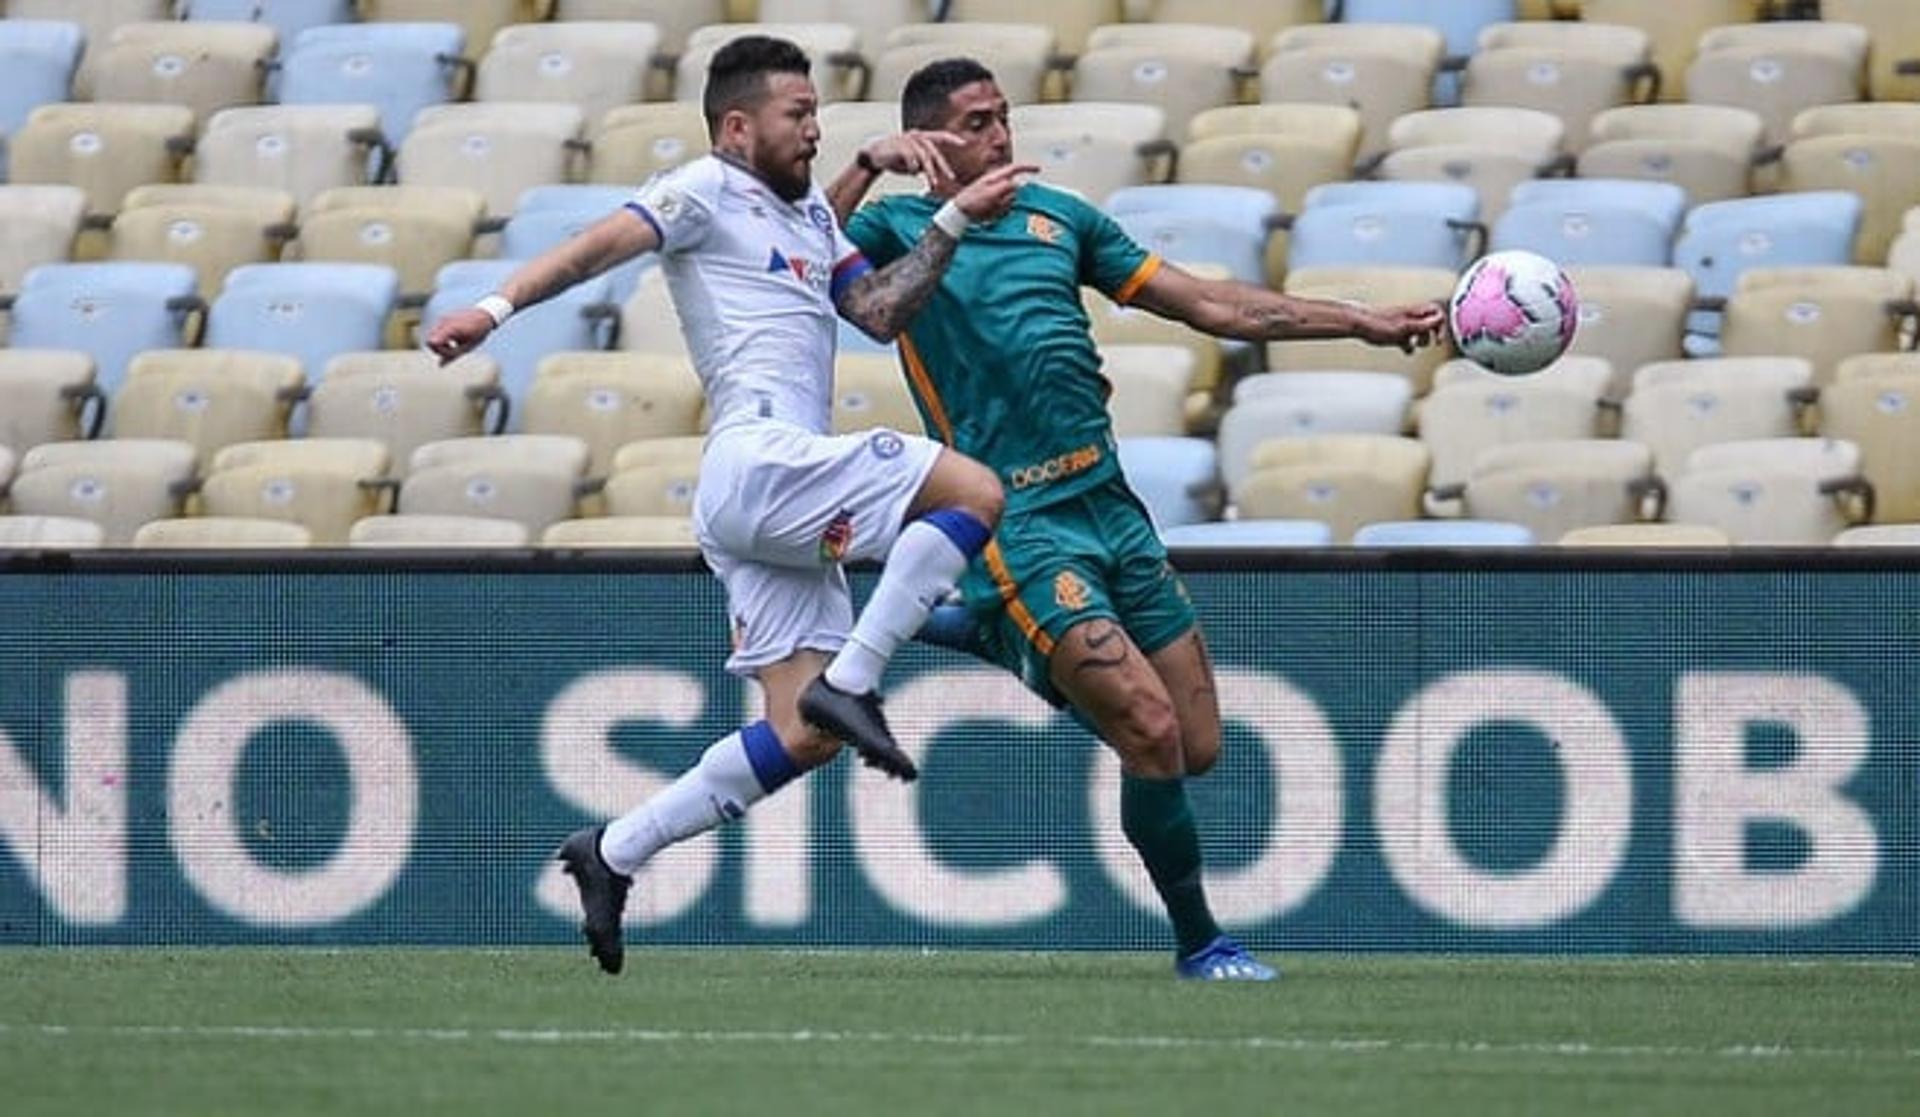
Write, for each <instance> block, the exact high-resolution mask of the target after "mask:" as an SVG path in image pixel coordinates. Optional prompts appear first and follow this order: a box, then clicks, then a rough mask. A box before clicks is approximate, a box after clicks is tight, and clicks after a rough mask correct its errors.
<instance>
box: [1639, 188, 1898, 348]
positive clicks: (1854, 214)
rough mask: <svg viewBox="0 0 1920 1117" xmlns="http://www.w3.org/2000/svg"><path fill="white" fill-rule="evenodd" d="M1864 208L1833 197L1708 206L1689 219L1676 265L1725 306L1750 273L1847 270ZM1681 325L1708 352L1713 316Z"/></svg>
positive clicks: (1843, 195)
mask: <svg viewBox="0 0 1920 1117" xmlns="http://www.w3.org/2000/svg"><path fill="white" fill-rule="evenodd" d="M1863 208H1864V207H1863V206H1862V204H1861V201H1860V196H1859V195H1857V194H1852V193H1848V192H1845V191H1838V190H1822V191H1814V192H1810V193H1801V194H1774V195H1769V196H1767V197H1763V198H1741V199H1737V200H1734V201H1726V202H1708V203H1707V204H1706V205H1702V206H1695V207H1694V208H1693V209H1692V210H1691V211H1690V212H1689V213H1688V214H1687V219H1686V221H1685V223H1684V224H1682V226H1681V228H1680V236H1679V239H1678V240H1677V241H1676V242H1675V244H1674V248H1673V261H1674V265H1675V266H1676V267H1680V268H1684V269H1685V270H1686V271H1687V272H1688V273H1689V274H1691V275H1692V276H1693V284H1694V293H1695V295H1696V296H1698V297H1703V298H1712V299H1721V300H1724V299H1726V298H1728V297H1729V296H1731V295H1732V294H1733V292H1734V290H1735V289H1736V287H1737V286H1738V284H1739V280H1740V275H1741V274H1742V273H1743V272H1745V271H1747V270H1749V269H1751V268H1759V267H1788V266H1801V267H1830V266H1839V265H1843V264H1850V263H1852V262H1853V245H1854V241H1855V240H1856V238H1857V237H1858V235H1859V230H1860V220H1861V215H1862V211H1863ZM1687 325H1688V330H1689V332H1691V333H1694V334H1699V335H1702V336H1703V338H1704V339H1705V340H1706V344H1705V345H1704V346H1703V347H1702V352H1704V353H1711V352H1712V344H1713V342H1715V341H1717V339H1718V337H1719V333H1720V321H1719V316H1718V315H1717V314H1714V313H1711V312H1706V313H1696V314H1694V315H1693V316H1692V317H1691V318H1689V320H1688V324H1687Z"/></svg>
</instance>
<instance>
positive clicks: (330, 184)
mask: <svg viewBox="0 0 1920 1117" xmlns="http://www.w3.org/2000/svg"><path fill="white" fill-rule="evenodd" d="M391 162H392V152H391V151H390V150H389V149H388V148H387V147H386V140H385V138H384V137H383V136H382V135H381V133H380V111H379V110H378V109H377V108H375V107H374V106H372V105H261V106H255V107H246V108H234V109H225V110H223V111H221V112H217V113H215V114H213V116H212V118H211V119H209V120H208V121H207V122H206V126H205V127H204V128H203V129H202V130H201V133H200V139H199V141H198V142H197V143H196V144H195V145H194V149H193V177H194V181H195V182H201V183H208V184H216V185H225V186H256V187H269V188H272V189H275V190H284V191H286V192H287V193H289V194H291V195H293V199H294V202H295V203H296V204H297V205H299V206H300V207H301V208H302V209H304V208H305V207H306V206H307V205H308V204H310V203H311V202H312V201H313V200H314V199H315V198H317V197H319V196H320V195H321V194H322V193H324V192H325V191H327V190H330V189H333V188H334V187H340V186H362V185H365V184H366V183H368V182H371V181H376V180H377V179H378V178H379V177H380V176H381V175H383V174H385V172H386V171H387V169H388V164H390V163H391Z"/></svg>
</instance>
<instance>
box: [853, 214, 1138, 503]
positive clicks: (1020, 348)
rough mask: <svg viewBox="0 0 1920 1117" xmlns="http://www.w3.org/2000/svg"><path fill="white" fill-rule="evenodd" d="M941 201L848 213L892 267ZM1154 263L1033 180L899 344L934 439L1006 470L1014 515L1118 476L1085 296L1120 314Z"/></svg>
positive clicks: (977, 230)
mask: <svg viewBox="0 0 1920 1117" xmlns="http://www.w3.org/2000/svg"><path fill="white" fill-rule="evenodd" d="M941 204H942V203H941V201H940V200H939V199H936V198H932V197H926V196H911V195H895V196H892V197H888V198H882V199H880V200H878V201H876V202H874V203H873V204H871V205H869V206H866V207H865V208H863V209H861V210H860V211H859V212H858V213H856V214H854V216H853V219H852V220H851V221H849V222H848V223H847V229H846V232H847V236H848V238H849V239H851V240H852V241H853V243H854V244H856V245H858V246H859V248H860V250H861V251H862V252H863V253H864V254H865V255H866V257H867V259H868V260H870V261H872V263H873V264H874V266H875V267H881V266H884V265H886V264H888V263H890V262H891V261H893V260H895V259H898V258H899V257H901V256H904V255H905V254H906V253H907V252H908V251H910V250H911V249H912V248H913V246H914V245H915V244H917V243H919V241H920V238H921V236H922V235H923V234H924V233H925V232H926V230H927V226H928V225H929V224H931V223H932V220H933V214H934V211H935V210H936V209H938V208H939V206H940V205H941ZM1159 264H1160V259H1159V257H1157V256H1155V255H1153V254H1152V253H1150V252H1148V251H1147V250H1146V249H1144V248H1142V247H1140V246H1139V245H1138V244H1136V243H1134V241H1133V240H1132V239H1131V238H1130V237H1128V236H1127V235H1126V234H1125V233H1124V232H1122V231H1121V230H1120V227H1119V226H1118V225H1116V224H1115V223H1114V221H1113V219H1112V218H1110V217H1108V216H1107V215H1106V214H1104V213H1102V212H1100V211H1099V210H1098V209H1096V208H1094V207H1093V206H1091V205H1089V204H1087V203H1086V202H1084V201H1081V200H1080V199H1079V198H1077V197H1075V196H1073V195H1071V194H1068V193H1065V192H1064V191H1060V190H1055V189H1052V188H1051V187H1046V186H1041V185H1037V184H1034V183H1028V184H1027V185H1024V186H1022V187H1020V189H1019V191H1018V192H1017V193H1016V194H1015V195H1014V202H1013V208H1012V209H1011V210H1009V211H1008V212H1007V213H1006V214H1005V215H1004V216H1002V217H1001V218H1000V219H999V220H997V221H993V222H988V223H985V224H976V225H974V226H973V227H972V228H970V229H968V230H967V235H966V236H965V237H963V238H962V239H961V241H960V246H959V248H958V250H957V251H956V252H955V254H954V258H953V262H952V264H951V265H950V266H949V267H948V268H947V272H946V275H945V276H944V277H943V278H942V279H941V281H940V286H939V288H938V289H937V290H936V291H935V293H934V294H933V296H932V298H931V299H930V300H929V301H928V303H927V305H926V306H925V307H924V308H922V309H921V311H920V313H919V314H918V315H917V316H915V318H914V319H913V322H912V324H910V325H909V326H908V327H907V332H906V333H905V334H903V335H901V337H900V356H901V360H902V362H903V363H904V364H905V366H906V372H907V382H908V385H909V386H910V387H911V389H912V391H913V397H914V402H915V403H916V404H917V405H918V406H919V409H920V415H921V418H922V419H924V420H925V422H926V426H927V431H928V433H929V434H931V435H932V436H933V437H934V438H937V439H939V440H940V441H941V442H944V443H946V444H947V445H949V446H952V447H954V448H955V449H957V450H959V451H960V452H962V453H964V454H966V455H967V456H969V457H972V458H974V459H976V460H978V461H980V462H983V463H985V464H986V465H987V466H989V467H990V468H992V469H993V470H994V471H995V472H996V473H998V474H999V475H1000V480H1001V482H1002V483H1003V484H1004V485H1005V486H1006V492H1007V505H1008V507H1009V508H1010V509H1020V508H1037V507H1041V506H1043V505H1048V504H1052V503H1054V502H1056V501H1059V500H1064V499H1066V498H1068V497H1071V496H1074V495H1077V494H1079V493H1082V492H1085V491H1087V490H1089V489H1092V488H1094V487H1095V486H1097V485H1099V484H1101V483H1102V482H1104V481H1106V480H1108V479H1109V478H1113V477H1116V476H1118V475H1119V472H1120V465H1119V462H1118V461H1117V460H1116V456H1115V452H1114V439H1113V423H1112V420H1111V418H1110V417H1109V415H1108V412H1107V396H1108V395H1109V394H1110V393H1111V392H1112V386H1111V385H1110V384H1109V383H1108V382H1107V378H1106V377H1105V376H1103V375H1101V373H1100V354H1099V353H1098V351H1096V350H1095V349H1094V345H1093V337H1092V335H1091V333H1090V329H1091V324H1090V323H1089V322H1088V320H1087V314H1086V310H1085V308H1084V307H1083V306H1082V304H1081V301H1080V288H1081V286H1082V285H1090V286H1092V287H1094V288H1096V289H1098V290H1099V291H1100V292H1101V293H1103V294H1105V295H1106V296H1108V297H1109V298H1111V299H1114V300H1115V301H1116V302H1121V303H1125V302H1126V301H1127V300H1128V299H1130V298H1132V297H1133V295H1134V293H1135V292H1137V291H1138V290H1139V289H1140V287H1141V285H1142V284H1144V283H1145V282H1146V281H1147V280H1148V279H1150V278H1151V277H1152V276H1153V273H1154V272H1155V270H1157V269H1158V267H1159Z"/></svg>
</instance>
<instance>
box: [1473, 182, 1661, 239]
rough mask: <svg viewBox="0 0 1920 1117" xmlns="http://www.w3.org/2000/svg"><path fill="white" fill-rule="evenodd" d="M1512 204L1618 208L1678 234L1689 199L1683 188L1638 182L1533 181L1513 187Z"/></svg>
mask: <svg viewBox="0 0 1920 1117" xmlns="http://www.w3.org/2000/svg"><path fill="white" fill-rule="evenodd" d="M1507 200H1508V202H1509V203H1510V204H1512V205H1516V206H1519V205H1537V204H1539V203H1542V202H1551V203H1553V204H1556V205H1562V206H1584V205H1594V206H1618V207H1623V208H1630V209H1635V210H1638V211H1639V212H1640V213H1642V214H1644V215H1645V216H1646V217H1648V218H1649V219H1651V220H1652V221H1653V222H1654V223H1655V224H1657V225H1659V227H1660V228H1661V229H1663V230H1665V231H1666V233H1667V235H1668V236H1672V235H1673V234H1675V233H1677V232H1679V231H1680V222H1681V221H1683V220H1685V218H1686V216H1687V206H1688V202H1689V199H1688V198H1687V192H1686V190H1685V189H1684V188H1682V187H1679V186H1675V185H1674V184H1672V183H1669V182H1648V181H1645V180H1642V179H1605V178H1536V179H1529V180H1528V181H1526V182H1523V183H1521V184H1520V185H1518V186H1516V187H1514V188H1513V193H1512V194H1511V195H1509V196H1508V199H1507Z"/></svg>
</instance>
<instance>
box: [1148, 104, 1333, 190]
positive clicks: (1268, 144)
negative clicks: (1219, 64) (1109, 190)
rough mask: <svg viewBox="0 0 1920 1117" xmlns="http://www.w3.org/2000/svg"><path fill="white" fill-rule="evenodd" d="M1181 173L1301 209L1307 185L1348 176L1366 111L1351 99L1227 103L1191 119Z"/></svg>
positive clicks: (1183, 178)
mask: <svg viewBox="0 0 1920 1117" xmlns="http://www.w3.org/2000/svg"><path fill="white" fill-rule="evenodd" d="M1187 134H1188V140H1187V143H1186V145H1185V146H1183V147H1182V148H1181V149H1180V165H1179V170H1178V177H1179V180H1180V181H1181V182H1184V183H1207V184H1214V185H1220V186H1246V187H1253V188H1256V189H1260V190H1265V191H1266V192H1267V193H1269V194H1271V195H1273V197H1274V200H1275V201H1276V202H1278V203H1279V205H1280V208H1281V209H1282V210H1284V211H1286V212H1289V213H1298V212H1299V211H1300V210H1301V209H1302V208H1303V207H1304V206H1305V205H1306V197H1307V191H1309V190H1311V189H1313V188H1314V187H1316V186H1319V185H1322V184H1324V183H1328V182H1338V181H1340V180H1342V179H1345V178H1347V177H1349V176H1350V175H1351V174H1352V171H1353V165H1354V160H1355V159H1356V158H1357V157H1358V155H1359V153H1360V114H1359V112H1358V111H1356V110H1354V109H1350V108H1347V107H1346V106H1344V105H1228V106H1226V107H1223V108H1217V109H1208V110H1207V111H1205V112H1203V113H1200V114H1199V115H1198V116H1195V117H1194V118H1193V119H1192V120H1191V121H1190V122H1188V125H1187Z"/></svg>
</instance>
